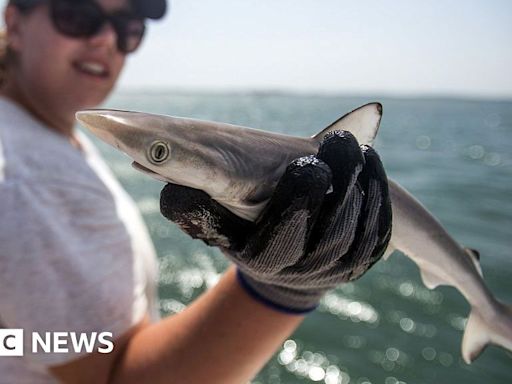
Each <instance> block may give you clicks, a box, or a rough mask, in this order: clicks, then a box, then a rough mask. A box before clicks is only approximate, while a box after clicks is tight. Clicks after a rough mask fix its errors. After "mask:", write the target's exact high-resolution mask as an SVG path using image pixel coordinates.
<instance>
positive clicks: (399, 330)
mask: <svg viewBox="0 0 512 384" xmlns="http://www.w3.org/2000/svg"><path fill="white" fill-rule="evenodd" d="M369 101H380V102H381V103H382V104H383V106H384V117H383V120H382V125H381V130H380V133H379V136H378V139H377V141H376V145H375V146H376V148H377V150H378V151H379V153H380V155H381V157H382V159H383V162H384V165H385V167H386V170H387V172H388V175H389V176H390V177H392V178H393V179H395V180H397V181H398V182H399V183H400V184H402V185H404V186H405V187H406V188H407V189H409V190H410V191H411V192H412V193H413V194H414V195H415V196H416V197H417V198H418V199H419V200H420V201H422V202H423V203H424V204H425V205H426V206H427V207H428V208H429V210H431V212H433V213H434V215H435V216H436V217H437V218H438V219H439V220H440V221H441V222H442V223H443V225H444V226H445V227H446V228H447V229H448V231H449V232H450V233H451V234H452V235H453V236H454V237H455V238H456V239H457V240H458V241H459V242H461V243H463V244H465V245H466V246H468V247H471V248H476V249H478V250H479V251H480V253H481V265H482V269H483V272H484V276H485V280H486V282H487V284H488V286H489V287H490V289H491V290H492V291H493V292H494V294H495V295H496V296H497V297H498V298H500V299H502V300H504V301H507V302H509V303H512V283H511V276H512V253H511V250H512V102H491V101H478V100H471V101H462V100H452V99H446V100H444V99H390V98H377V97H370V98H367V97H357V98H348V97H325V96H313V95H309V96H305V95H302V96H297V95H295V96H293V95H285V94H281V95H280V94H230V95H229V94H225V95H218V94H217V95H215V94H175V93H162V92H160V93H151V92H141V93H135V92H133V93H118V94H116V95H115V96H114V97H113V98H112V99H111V100H110V101H109V103H108V104H107V106H109V107H113V108H119V109H129V110H140V111H146V112H153V113H163V114H170V115H177V116H186V117H195V118H201V119H209V120H217V121H223V122H231V123H235V124H240V125H246V126H251V127H257V128H262V129H265V130H272V131H277V132H282V133H287V134H293V135H304V136H306V135H311V134H314V133H316V132H317V131H319V130H320V129H322V128H323V127H324V126H326V125H327V124H328V123H330V122H332V121H333V120H335V119H337V118H338V117H339V116H341V115H342V114H344V113H345V112H347V111H349V110H351V109H353V108H355V107H357V106H359V105H361V104H364V103H366V102H369ZM98 146H99V147H100V150H101V151H102V152H103V153H104V155H105V157H106V159H107V161H108V163H109V164H110V165H111V167H112V168H113V170H114V172H115V173H116V175H117V176H118V177H119V179H120V181H121V183H122V184H123V185H124V186H125V188H126V189H127V190H128V192H129V193H130V194H131V195H132V196H133V198H134V199H135V200H136V202H137V204H138V205H139V208H140V209H141V211H142V213H143V215H144V218H145V220H146V222H147V224H148V227H149V229H150V232H151V235H152V238H153V240H154V242H155V245H156V248H157V251H158V255H159V258H160V260H161V273H160V279H159V287H160V295H161V302H160V303H161V310H162V313H164V314H170V313H175V312H177V311H179V310H181V309H182V308H183V307H184V306H185V305H186V304H187V303H189V302H190V301H191V300H193V299H194V298H195V297H197V295H199V294H200V293H201V292H203V291H204V290H205V289H206V288H207V287H208V286H210V285H212V284H214V282H215V281H216V279H217V278H218V276H219V274H220V273H221V272H222V271H223V270H224V268H225V267H226V265H227V263H226V261H225V260H224V259H223V257H222V256H221V255H220V253H219V252H218V251H217V250H215V249H209V248H207V247H206V246H204V245H203V244H202V243H201V242H199V241H193V240H191V239H190V238H188V237H187V236H186V235H184V234H182V233H181V232H179V230H178V229H177V228H176V227H175V226H174V225H173V224H171V223H168V222H167V221H165V219H163V218H162V217H161V216H160V214H159V211H158V197H159V192H160V189H161V188H162V184H161V183H160V182H157V181H153V180H151V179H150V178H148V177H147V176H145V175H142V174H140V173H138V172H136V171H135V170H133V169H132V168H131V167H130V161H129V160H128V159H127V158H126V157H124V156H123V155H121V154H119V153H117V152H115V151H114V150H112V149H111V148H109V147H107V146H106V145H103V144H101V143H99V144H98ZM450 272H451V273H454V274H455V273H457V271H450ZM468 311H469V306H468V304H467V302H466V301H465V300H464V299H463V297H462V296H461V295H460V294H459V293H458V292H457V291H456V290H455V289H453V288H438V289H435V290H434V291H430V290H428V289H426V288H425V287H424V286H423V284H422V282H421V280H420V278H419V273H418V269H417V267H416V266H415V265H414V264H413V263H412V262H411V261H410V260H409V259H408V258H406V257H404V256H402V255H401V254H398V253H395V254H394V255H393V256H392V257H391V259H390V260H389V261H381V262H379V263H377V264H376V265H375V267H374V268H372V269H371V270H370V271H369V272H368V273H367V274H366V275H365V276H364V277H363V278H361V279H360V280H358V281H357V282H355V283H351V284H348V285H345V286H342V287H340V288H338V289H336V290H335V291H333V292H331V293H330V294H329V295H328V296H327V297H326V298H325V299H324V301H323V302H322V304H321V306H320V308H319V309H318V310H317V311H316V312H314V313H313V314H311V315H310V316H309V317H308V318H307V319H306V321H305V322H304V323H303V324H302V326H301V327H300V328H299V329H298V330H297V332H295V333H294V334H293V335H292V336H291V337H290V339H289V340H288V341H287V342H286V343H285V344H284V345H283V347H282V349H281V350H280V351H279V352H278V353H277V354H276V356H275V357H274V358H273V359H272V360H271V361H270V362H269V364H268V365H267V366H266V367H265V369H264V370H263V371H262V372H261V374H260V375H259V376H258V377H257V378H256V380H255V382H257V383H269V384H277V383H307V382H319V383H325V384H334V383H337V384H346V383H349V382H350V383H355V384H368V383H371V384H377V383H383V384H399V383H400V384H401V383H468V384H469V383H475V384H476V383H478V384H482V383H486V384H491V383H512V354H511V353H508V352H505V351H504V350H502V349H499V348H496V347H489V348H488V349H487V350H485V352H484V353H483V355H482V356H481V357H480V358H479V359H477V360H476V361H475V362H474V363H473V364H472V365H469V366H468V365H466V364H465V363H464V362H463V361H462V359H461V355H460V345H461V340H462V329H463V327H464V322H465V319H466V317H467V315H468ZM219 348H221V346H219ZM219 353H222V351H221V350H219ZM198 364H199V363H198Z"/></svg>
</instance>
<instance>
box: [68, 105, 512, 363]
mask: <svg viewBox="0 0 512 384" xmlns="http://www.w3.org/2000/svg"><path fill="white" fill-rule="evenodd" d="M76 117H77V120H78V121H79V122H80V123H81V124H82V125H84V126H85V127H87V128H88V129H89V130H90V131H91V132H92V133H93V134H95V135H96V136H97V137H99V138H100V139H102V140H103V141H105V142H106V143H108V144H110V145H112V146H114V147H115V148H117V149H119V150H121V151H122V152H124V153H125V154H127V155H128V156H129V157H131V158H132V159H133V160H134V162H133V166H134V167H135V168H136V169H138V170H140V171H142V172H144V173H147V174H148V175H150V176H152V177H154V178H157V179H158V180H161V181H164V182H171V183H175V184H180V185H184V186H188V187H192V188H196V189H201V190H203V191H205V192H206V193H208V194H209V195H210V196H211V197H212V198H213V199H215V200H216V201H218V202H219V203H220V204H222V205H223V206H225V207H226V208H227V209H229V210H230V211H232V212H233V213H235V214H236V215H238V216H240V217H242V218H245V219H247V220H253V221H254V220H255V219H256V218H257V217H258V215H259V214H260V213H261V211H262V210H263V208H264V207H265V205H266V203H267V202H268V200H269V197H270V196H271V194H272V191H273V190H274V187H275V186H276V184H277V182H278V180H279V178H280V177H281V175H282V174H283V173H284V170H285V169H286V166H287V165H288V163H290V162H291V161H292V160H293V159H295V158H297V157H301V156H305V155H311V154H316V153H317V151H318V147H319V145H320V143H321V141H322V139H323V137H324V136H325V135H326V134H327V133H328V132H331V131H334V130H347V131H350V132H351V133H352V134H353V135H354V136H355V137H356V139H357V140H358V142H359V143H360V144H368V145H372V143H373V140H374V138H375V136H376V135H377V132H378V129H379V125H380V120H381V117H382V106H381V105H380V104H379V103H370V104H366V105H364V106H362V107H359V108H357V109H355V110H354V111H352V112H350V113H347V114H346V115H344V116H343V117H341V118H340V119H338V120H337V121H335V122H334V123H332V124H331V125H329V126H328V127H327V128H325V129H324V130H322V131H321V132H320V133H318V134H316V135H314V136H312V137H310V138H301V137H293V136H286V135H280V134H276V133H271V132H266V131H262V130H256V129H251V128H246V127H240V126H235V125H231V124H224V123H216V122H208V121H202V120H195V119H186V118H178V117H171V116H163V115H153V114H146V113H140V112H128V111H116V110H87V111H81V112H78V113H77V114H76ZM389 188H390V196H391V203H392V210H393V223H392V224H393V229H392V236H391V241H390V245H389V247H388V249H387V251H386V255H385V258H386V257H388V256H389V255H390V254H391V253H392V252H393V251H394V250H399V251H401V252H403V253H404V254H405V255H406V256H408V257H409V258H411V259H412V260H413V261H414V262H415V263H416V264H417V265H418V267H419V269H420V272H421V276H422V279H423V282H424V284H425V285H426V286H427V287H428V288H430V289H433V288H435V287H437V286H439V285H449V286H453V287H455V288H456V289H457V290H458V291H459V292H460V293H461V294H462V295H463V296H464V297H465V298H466V300H467V301H468V302H469V303H470V305H471V307H472V310H471V313H470V316H469V319H468V322H467V324H466V329H465V332H464V337H463V342H462V356H463V358H464V360H465V361H466V363H468V364H469V363H470V362H471V361H473V360H474V359H475V358H476V357H477V356H478V355H479V354H480V353H481V352H482V350H483V349H484V348H485V347H486V346H487V345H488V344H495V345H498V346H501V347H503V348H506V349H508V350H511V351H512V307H510V306H509V305H506V304H503V303H501V302H499V301H498V300H497V299H496V298H494V296H493V295H492V293H491V292H490V291H489V289H488V288H487V287H486V285H485V283H484V281H483V278H482V274H481V269H480V264H479V262H478V259H477V253H476V252H475V251H472V250H469V249H465V248H463V247H462V246H461V245H459V244H458V243H457V242H456V241H455V240H454V239H453V238H452V237H451V236H450V235H449V234H448V233H447V232H446V230H445V229H444V228H443V227H442V225H441V224H440V223H439V222H438V221H437V220H436V219H435V218H434V216H433V215H432V214H431V213H430V212H428V210H427V209H426V208H425V207H423V206H422V205H421V203H419V202H418V201H417V200H416V199H415V198H414V197H413V196H412V195H411V194H409V193H408V192H407V191H406V190H405V189H404V188H403V187H401V186H400V185H399V184H398V183H396V182H394V181H393V180H389Z"/></svg>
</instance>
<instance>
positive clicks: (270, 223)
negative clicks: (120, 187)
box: [160, 131, 391, 313]
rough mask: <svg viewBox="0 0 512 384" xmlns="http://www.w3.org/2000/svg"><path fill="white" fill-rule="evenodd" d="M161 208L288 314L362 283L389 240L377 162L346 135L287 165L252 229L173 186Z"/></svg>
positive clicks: (195, 193) (383, 181)
mask: <svg viewBox="0 0 512 384" xmlns="http://www.w3.org/2000/svg"><path fill="white" fill-rule="evenodd" d="M160 209H161V212H162V214H163V215H164V216H165V217H166V218H168V219H169V220H172V221H174V222H175V223H176V224H178V225H179V226H180V227H181V228H182V229H183V230H184V231H185V232H187V233H188V234H189V235H190V236H192V237H193V238H198V239H202V240H203V241H204V242H205V243H207V244H208V245H212V246H218V247H219V248H220V249H221V250H222V251H223V252H224V253H225V254H226V256H227V257H228V258H229V259H230V260H231V261H233V262H234V263H235V264H236V265H237V266H238V278H239V281H240V283H241V284H242V286H243V287H244V288H245V289H246V290H247V291H248V292H249V293H250V294H251V295H252V296H254V297H255V298H257V299H258V300H260V301H262V302H264V303H266V304H267V305H270V306H271V307H274V308H276V309H279V310H283V311H286V312H291V313H305V312H308V311H310V310H312V309H314V308H316V306H317V305H318V302H319V300H320V298H321V297H322V295H323V294H324V293H325V292H326V291H327V290H329V289H331V288H333V287H335V286H336V285H338V284H340V283H343V282H347V281H351V280H354V279H357V278H358V277H360V276H361V275H362V274H363V273H365V272H366V271H367V270H368V268H370V267H371V266H372V265H373V264H374V263H375V262H376V261H377V260H379V258H380V257H381V256H382V254H383V253H384V251H385V249H386V247H387V244H388V242H389V239H390V237H391V202H390V199H389V193H388V184H387V178H386V174H385V172H384V169H383V167H382V164H381V162H380V159H379V156H378V155H377V153H376V152H375V151H374V150H373V149H372V148H370V147H368V146H361V147H360V146H359V144H358V143H357V141H356V139H355V138H354V136H352V134H350V133H349V132H346V131H342V132H335V133H332V134H329V135H327V136H326V138H325V139H324V141H323V143H322V145H321V146H320V149H319V152H318V154H317V156H308V157H302V158H300V159H297V160H295V161H293V162H292V163H291V164H290V165H289V166H288V168H287V169H286V172H285V173H284V175H283V176H282V178H281V180H280V181H279V184H278V185H277V187H276V189H275V191H274V193H273V195H272V198H271V200H270V202H269V203H268V205H267V207H266V208H265V211H264V212H263V213H262V215H261V216H260V217H259V218H258V220H257V221H256V222H250V221H247V220H244V219H242V218H240V217H238V216H236V215H235V214H233V213H231V212H230V211H228V210H227V209H226V208H224V207H223V206H221V205H220V204H219V203H217V202H216V201H214V200H213V199H211V198H210V197H209V196H208V195H207V194H206V193H205V192H203V191H200V190H196V189H191V188H188V187H183V186H180V185H175V184H167V185H166V186H165V188H164V189H163V190H162V193H161V198H160Z"/></svg>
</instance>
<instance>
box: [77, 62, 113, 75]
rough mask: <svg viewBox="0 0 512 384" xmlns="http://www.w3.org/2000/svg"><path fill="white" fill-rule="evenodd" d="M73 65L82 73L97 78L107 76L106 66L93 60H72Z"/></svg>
mask: <svg viewBox="0 0 512 384" xmlns="http://www.w3.org/2000/svg"><path fill="white" fill-rule="evenodd" d="M73 67H75V69H77V70H78V71H79V72H81V73H84V74H86V75H89V76H94V77H98V78H107V77H109V71H108V68H107V67H106V66H105V65H103V64H101V63H98V62H94V61H80V62H78V61H77V62H74V63H73Z"/></svg>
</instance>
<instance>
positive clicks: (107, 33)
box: [88, 22, 118, 49]
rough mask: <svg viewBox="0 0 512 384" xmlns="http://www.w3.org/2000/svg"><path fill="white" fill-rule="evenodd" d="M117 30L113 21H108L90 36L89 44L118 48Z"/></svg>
mask: <svg viewBox="0 0 512 384" xmlns="http://www.w3.org/2000/svg"><path fill="white" fill-rule="evenodd" d="M117 38H118V37H117V32H116V30H115V29H114V27H113V26H112V24H111V23H109V22H106V23H104V24H103V26H102V27H101V28H100V30H99V31H98V32H97V33H96V34H94V35H93V36H91V37H89V39H88V40H89V44H91V45H92V46H94V47H103V46H105V47H107V48H113V49H117Z"/></svg>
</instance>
